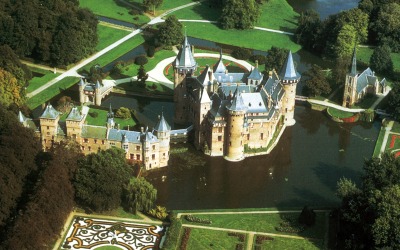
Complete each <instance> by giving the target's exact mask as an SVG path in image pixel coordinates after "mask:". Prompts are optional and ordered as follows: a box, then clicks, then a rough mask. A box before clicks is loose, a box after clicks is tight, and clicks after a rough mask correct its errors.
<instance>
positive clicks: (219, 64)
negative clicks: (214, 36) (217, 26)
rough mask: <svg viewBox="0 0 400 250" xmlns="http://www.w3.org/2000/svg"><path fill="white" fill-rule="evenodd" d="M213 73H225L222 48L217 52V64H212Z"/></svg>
mask: <svg viewBox="0 0 400 250" xmlns="http://www.w3.org/2000/svg"><path fill="white" fill-rule="evenodd" d="M213 70H214V73H225V72H226V67H225V65H224V63H223V62H222V49H221V50H220V52H219V60H218V62H217V64H215V65H214V68H213Z"/></svg>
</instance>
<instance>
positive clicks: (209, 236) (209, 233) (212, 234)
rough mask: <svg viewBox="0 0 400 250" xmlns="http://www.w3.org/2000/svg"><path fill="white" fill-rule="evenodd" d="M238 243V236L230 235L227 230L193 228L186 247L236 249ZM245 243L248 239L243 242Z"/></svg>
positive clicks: (194, 248)
mask: <svg viewBox="0 0 400 250" xmlns="http://www.w3.org/2000/svg"><path fill="white" fill-rule="evenodd" d="M238 243H240V242H239V240H238V238H237V237H233V236H228V232H226V231H214V230H207V229H197V228H192V229H191V232H190V238H189V241H188V245H187V248H186V249H188V250H191V249H193V250H197V249H236V244H238ZM245 243H246V241H245V242H243V243H241V244H245ZM243 249H245V248H243Z"/></svg>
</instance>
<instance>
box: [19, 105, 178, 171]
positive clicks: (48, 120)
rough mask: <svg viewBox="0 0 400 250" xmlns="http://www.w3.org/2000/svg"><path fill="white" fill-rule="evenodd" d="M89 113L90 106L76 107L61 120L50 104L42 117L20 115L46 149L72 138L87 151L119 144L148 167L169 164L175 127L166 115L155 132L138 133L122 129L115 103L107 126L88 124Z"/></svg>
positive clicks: (87, 152) (135, 160)
mask: <svg viewBox="0 0 400 250" xmlns="http://www.w3.org/2000/svg"><path fill="white" fill-rule="evenodd" d="M88 113H89V107H87V106H83V107H82V109H81V110H79V109H78V107H73V108H72V109H71V112H70V113H69V114H68V116H67V118H66V119H65V121H61V120H60V116H61V113H60V112H58V111H57V110H55V109H54V108H53V106H52V105H51V104H48V105H47V106H46V108H45V110H44V111H43V113H42V115H41V116H40V117H39V119H38V120H35V121H33V120H31V119H28V118H26V117H25V116H24V115H23V114H22V113H21V112H19V115H18V118H19V121H20V122H21V123H22V124H23V125H24V126H26V127H31V128H33V129H34V130H35V131H36V132H37V133H38V135H39V137H40V139H41V141H42V146H43V149H44V150H49V149H50V147H52V146H53V144H54V143H58V142H60V141H61V140H64V139H66V138H68V139H72V140H74V141H76V142H77V143H78V144H79V145H80V146H81V150H82V152H83V153H84V154H90V153H93V152H97V151H98V150H105V149H108V148H110V147H118V148H121V149H123V150H124V151H125V153H126V158H127V159H130V160H132V161H133V162H140V163H142V164H143V165H144V167H145V168H146V169H153V168H159V167H165V166H167V165H168V160H169V144H170V134H171V127H170V126H169V125H168V123H167V122H166V120H165V119H164V116H163V114H161V116H160V119H159V121H158V122H157V124H156V125H155V127H154V130H153V131H149V130H148V129H146V130H145V129H143V128H142V129H141V131H140V132H137V131H130V130H122V129H119V126H116V124H115V122H114V113H113V111H112V109H111V106H110V110H109V111H108V114H107V123H106V122H105V124H106V125H105V126H93V125H87V124H86V123H85V119H86V116H87V115H88Z"/></svg>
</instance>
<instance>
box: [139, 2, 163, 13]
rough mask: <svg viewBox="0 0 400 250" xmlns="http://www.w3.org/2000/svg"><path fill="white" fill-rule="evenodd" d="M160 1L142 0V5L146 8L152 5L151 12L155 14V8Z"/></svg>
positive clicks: (159, 4)
mask: <svg viewBox="0 0 400 250" xmlns="http://www.w3.org/2000/svg"><path fill="white" fill-rule="evenodd" d="M162 3H163V0H143V5H144V7H146V9H147V10H150V9H151V8H152V7H153V14H155V9H156V8H158V7H160V6H161V4H162Z"/></svg>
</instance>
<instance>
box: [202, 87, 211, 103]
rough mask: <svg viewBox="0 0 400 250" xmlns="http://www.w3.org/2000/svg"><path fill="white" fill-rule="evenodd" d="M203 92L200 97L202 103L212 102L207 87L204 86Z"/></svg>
mask: <svg viewBox="0 0 400 250" xmlns="http://www.w3.org/2000/svg"><path fill="white" fill-rule="evenodd" d="M201 92H202V93H201V97H200V103H210V102H211V99H210V96H209V95H208V93H207V90H206V89H205V88H203V89H202V91H201Z"/></svg>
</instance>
